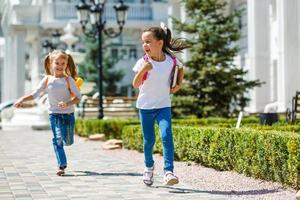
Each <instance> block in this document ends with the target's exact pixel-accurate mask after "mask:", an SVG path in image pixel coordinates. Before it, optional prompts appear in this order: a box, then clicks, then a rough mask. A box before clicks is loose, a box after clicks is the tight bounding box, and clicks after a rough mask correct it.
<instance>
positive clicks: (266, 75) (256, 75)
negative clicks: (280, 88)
mask: <svg viewBox="0 0 300 200" xmlns="http://www.w3.org/2000/svg"><path fill="white" fill-rule="evenodd" d="M247 3H248V6H247V8H248V59H249V60H248V63H249V65H250V66H249V78H250V79H251V80H254V79H259V80H260V81H264V82H265V84H263V85H262V86H261V87H256V88H255V89H254V90H252V91H251V92H250V98H251V102H250V112H262V111H263V109H264V106H265V105H266V104H268V103H270V44H269V43H270V41H269V37H270V36H269V29H270V26H269V13H268V8H269V0H260V1H253V0H248V2H247Z"/></svg>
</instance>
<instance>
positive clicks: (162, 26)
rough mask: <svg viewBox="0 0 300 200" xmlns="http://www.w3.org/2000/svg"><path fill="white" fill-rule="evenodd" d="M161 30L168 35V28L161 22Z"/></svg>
mask: <svg viewBox="0 0 300 200" xmlns="http://www.w3.org/2000/svg"><path fill="white" fill-rule="evenodd" d="M160 28H161V29H162V30H163V31H164V32H165V34H166V35H167V33H168V27H167V26H166V24H165V23H163V22H160Z"/></svg>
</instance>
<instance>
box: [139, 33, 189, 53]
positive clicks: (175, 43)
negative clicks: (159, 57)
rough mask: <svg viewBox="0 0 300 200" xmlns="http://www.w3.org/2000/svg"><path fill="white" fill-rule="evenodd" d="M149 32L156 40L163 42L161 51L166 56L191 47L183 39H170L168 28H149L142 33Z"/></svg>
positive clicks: (170, 34)
mask: <svg viewBox="0 0 300 200" xmlns="http://www.w3.org/2000/svg"><path fill="white" fill-rule="evenodd" d="M145 32H151V33H153V35H154V37H155V38H156V39H157V40H163V42H164V43H163V47H162V51H163V52H164V53H166V54H172V53H173V52H181V50H183V49H186V48H189V47H190V46H191V45H190V44H189V43H188V42H187V41H186V40H185V39H183V38H172V33H171V30H170V29H169V28H167V27H166V28H165V29H163V28H161V27H150V28H146V29H144V31H143V33H145Z"/></svg>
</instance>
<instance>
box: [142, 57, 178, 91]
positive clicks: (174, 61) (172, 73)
mask: <svg viewBox="0 0 300 200" xmlns="http://www.w3.org/2000/svg"><path fill="white" fill-rule="evenodd" d="M170 56H171V58H172V60H173V69H172V72H171V84H170V86H171V87H174V86H175V85H176V84H175V83H174V82H173V80H174V74H175V71H176V65H177V60H176V57H175V56H174V55H170ZM143 59H144V61H146V62H148V61H149V57H148V55H147V54H145V55H144V56H143ZM176 77H177V73H176ZM147 78H148V72H146V73H145V74H144V76H143V79H142V84H143V83H144V82H145V81H146V80H147ZM176 81H177V78H176V80H175V82H176ZM174 84H175V85H174Z"/></svg>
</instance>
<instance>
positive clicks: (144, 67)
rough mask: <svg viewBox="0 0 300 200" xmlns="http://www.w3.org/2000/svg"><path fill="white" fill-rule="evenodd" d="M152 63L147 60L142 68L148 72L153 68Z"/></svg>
mask: <svg viewBox="0 0 300 200" xmlns="http://www.w3.org/2000/svg"><path fill="white" fill-rule="evenodd" d="M152 68H153V67H152V64H151V63H150V62H147V61H145V62H144V65H143V68H142V70H143V71H145V72H147V71H150V70H151V69H152Z"/></svg>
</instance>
